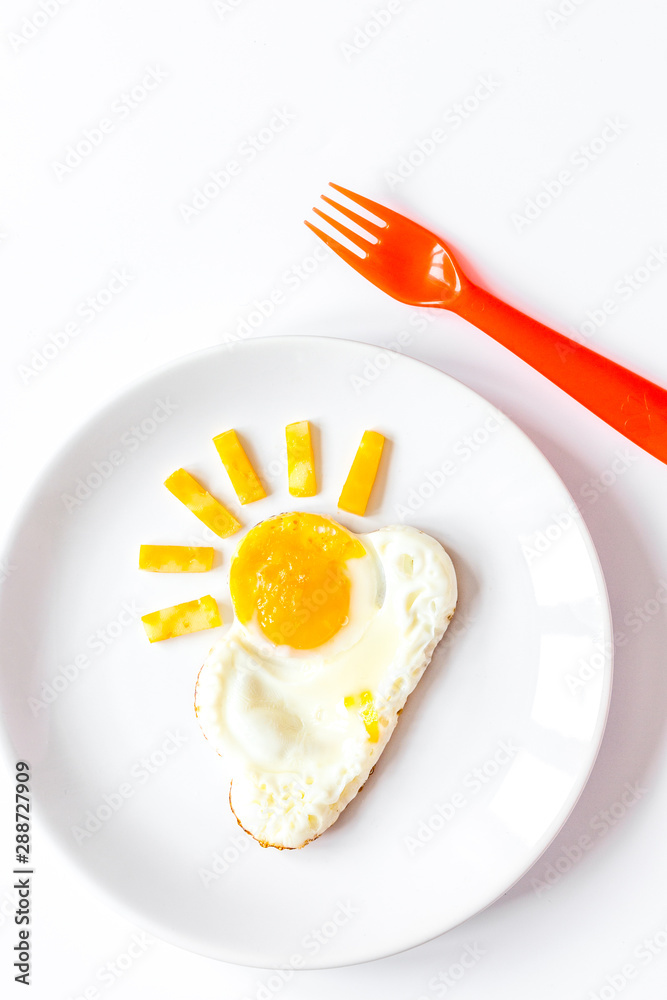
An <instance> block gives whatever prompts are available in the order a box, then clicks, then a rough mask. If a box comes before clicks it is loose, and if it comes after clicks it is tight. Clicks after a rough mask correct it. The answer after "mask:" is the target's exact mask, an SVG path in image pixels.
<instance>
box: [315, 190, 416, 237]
mask: <svg viewBox="0 0 667 1000" xmlns="http://www.w3.org/2000/svg"><path fill="white" fill-rule="evenodd" d="M329 187H332V188H333V189H334V191H339V192H340V193H341V194H344V195H345V197H346V198H349V199H350V201H355V202H356V203H357V205H361V207H362V208H365V209H366V211H367V212H372V213H373V215H377V217H378V219H382V221H383V222H385V223H389V220H390V219H392V218H393V219H396V221H399V220H400V221H401V222H407V221H408V220H407V219H406V217H405V216H404V215H400V214H399V213H398V212H392V210H391V209H390V208H387V207H386V205H380V204H379V202H377V201H371V199H370V198H364V196H363V195H361V194H355V192H354V191H350V190H348V188H344V187H341V186H340V184H334V183H333V181H329ZM364 225H366V226H370V225H372V223H369V222H367V221H366V219H364Z"/></svg>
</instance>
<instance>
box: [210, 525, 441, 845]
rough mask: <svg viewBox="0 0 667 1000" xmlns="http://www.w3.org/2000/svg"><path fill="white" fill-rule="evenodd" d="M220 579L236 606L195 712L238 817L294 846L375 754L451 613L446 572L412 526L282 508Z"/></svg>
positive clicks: (348, 796)
mask: <svg viewBox="0 0 667 1000" xmlns="http://www.w3.org/2000/svg"><path fill="white" fill-rule="evenodd" d="M230 591H231V596H232V602H233V605H234V610H235V614H236V618H235V621H234V623H233V624H232V626H231V627H230V629H229V630H228V631H227V633H226V635H225V636H224V637H223V638H222V639H221V640H220V642H219V643H218V644H217V645H216V646H215V647H214V648H213V649H212V650H211V651H210V653H209V655H208V657H207V659H206V661H205V663H204V665H203V667H202V669H201V671H200V674H199V677H198V680H197V688H196V692H195V711H196V713H197V717H198V719H199V723H200V725H201V728H202V730H203V732H204V735H205V736H206V737H207V739H208V740H209V741H210V742H211V743H212V745H213V746H214V748H215V749H216V750H217V752H218V753H219V754H220V755H221V757H222V758H223V759H224V761H225V762H226V764H227V767H228V771H229V777H230V779H231V787H230V796H229V798H230V805H231V808H232V810H233V812H234V813H235V815H236V818H237V820H238V822H239V824H240V825H241V826H242V827H243V828H244V829H245V830H246V832H247V833H249V834H250V835H251V836H253V837H254V838H255V839H256V840H258V841H259V842H260V843H261V844H262V845H263V846H272V847H278V848H296V847H303V846H304V845H305V844H307V843H308V842H309V841H311V840H314V839H315V838H316V837H319V836H320V834H321V833H323V832H324V831H325V830H326V829H327V828H328V827H329V826H331V824H332V823H333V822H334V821H335V820H336V819H337V817H338V816H339V815H340V813H341V812H342V810H343V809H344V808H345V806H346V805H347V804H348V803H349V802H350V801H351V800H352V799H353V798H354V796H355V795H356V794H357V792H358V791H359V789H360V788H361V787H362V786H363V784H364V783H365V781H366V779H367V778H368V776H369V774H370V772H371V770H372V768H373V767H374V765H375V764H376V763H377V761H378V758H379V756H380V754H381V753H382V751H383V749H384V748H385V746H386V745H387V741H388V740H389V737H390V736H391V734H392V732H393V730H394V727H395V726H396V722H397V720H398V715H399V713H400V711H401V709H402V708H403V706H404V705H405V702H406V699H407V697H408V695H409V694H410V693H411V691H413V690H414V688H415V686H416V684H417V682H418V681H419V679H420V678H421V676H422V674H423V673H424V670H425V669H426V667H427V665H428V663H429V661H430V659H431V656H432V654H433V650H434V649H435V646H436V645H437V643H438V642H439V641H440V639H441V638H442V636H443V634H444V632H445V630H446V628H447V626H448V624H449V621H450V619H451V617H452V615H453V614H454V609H455V607H456V598H457V585H456V574H455V572H454V567H453V565H452V561H451V559H450V558H449V556H448V555H447V553H446V552H445V550H444V549H443V547H442V546H441V545H440V543H439V542H437V541H436V540H435V539H434V538H431V537H430V536H429V535H426V534H424V532H421V531H418V530H417V529H416V528H412V527H408V526H405V525H400V526H391V527H385V528H380V529H379V530H377V531H373V532H370V533H369V534H364V535H355V534H353V533H352V532H350V531H348V530H347V529H345V528H343V527H342V526H341V525H340V524H338V523H337V522H336V521H334V520H333V519H331V518H329V517H325V516H323V515H320V514H311V513H290V514H280V515H278V516H277V517H272V518H270V519H269V520H267V521H263V522H261V523H260V524H258V525H256V526H255V527H254V528H252V529H251V530H250V531H249V532H248V533H247V534H246V536H245V537H244V538H243V540H242V541H241V543H240V545H239V547H238V549H237V551H236V554H235V556H234V557H233V560H232V563H231V569H230Z"/></svg>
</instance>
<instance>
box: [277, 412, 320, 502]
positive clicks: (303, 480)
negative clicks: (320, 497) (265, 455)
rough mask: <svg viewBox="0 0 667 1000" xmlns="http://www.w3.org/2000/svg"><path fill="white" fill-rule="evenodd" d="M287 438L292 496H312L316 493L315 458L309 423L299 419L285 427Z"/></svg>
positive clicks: (288, 470) (288, 469) (288, 472)
mask: <svg viewBox="0 0 667 1000" xmlns="http://www.w3.org/2000/svg"><path fill="white" fill-rule="evenodd" d="M285 437H286V439H287V476H288V480H289V491H290V494H291V495H292V496H293V497H314V496H315V494H316V493H317V482H316V480H315V459H314V457H313V443H312V440H311V437H310V424H309V423H308V421H307V420H299V421H298V422H297V423H295V424H288V425H287V427H286V428H285Z"/></svg>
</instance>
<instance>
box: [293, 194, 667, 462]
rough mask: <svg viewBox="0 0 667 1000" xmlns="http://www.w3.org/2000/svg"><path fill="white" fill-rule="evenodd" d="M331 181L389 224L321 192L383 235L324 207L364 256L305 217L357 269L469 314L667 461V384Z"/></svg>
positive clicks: (410, 295) (393, 288)
mask: <svg viewBox="0 0 667 1000" xmlns="http://www.w3.org/2000/svg"><path fill="white" fill-rule="evenodd" d="M331 187H332V188H334V190H335V191H339V192H340V193H341V194H344V195H346V197H348V198H349V199H350V200H351V201H353V202H356V203H357V204H358V205H361V206H362V208H365V209H366V210H367V211H368V212H371V213H372V214H373V215H375V216H376V217H377V218H378V219H381V220H382V222H383V223H384V224H383V225H378V224H377V223H375V222H370V221H369V220H368V219H366V218H363V217H362V216H360V215H357V213H356V212H353V211H351V210H350V209H349V208H347V207H346V206H345V205H339V204H338V202H335V201H333V199H331V198H328V197H327V196H326V195H322V199H323V200H324V201H325V202H326V203H327V204H328V205H331V206H332V207H333V208H335V209H336V210H337V211H338V212H341V213H342V214H343V215H344V216H346V217H347V218H348V219H351V220H352V222H354V223H356V224H357V225H358V226H359V227H360V228H361V229H363V230H364V232H366V233H368V234H370V235H371V236H372V237H375V238H376V240H377V242H372V241H371V240H369V239H365V238H364V237H363V236H360V235H359V234H358V233H357V232H353V231H352V230H351V229H349V228H348V227H347V226H345V225H343V224H342V223H340V222H339V221H338V220H337V219H335V218H332V217H331V216H329V215H327V214H326V213H324V212H322V211H320V209H319V208H315V209H314V211H315V212H316V214H317V215H319V216H320V217H321V218H322V219H325V220H326V222H328V223H329V225H330V226H333V228H334V229H336V230H337V231H338V232H339V233H342V234H343V236H346V237H347V239H348V240H350V241H351V242H352V243H353V244H354V245H355V246H357V247H359V249H360V250H362V251H363V252H364V256H363V257H359V256H357V254H355V253H353V252H352V251H350V250H348V249H347V248H346V247H344V246H342V245H341V244H340V243H339V242H338V241H337V240H335V239H333V238H332V237H331V236H329V235H328V234H327V233H324V232H322V231H321V230H320V229H317V227H316V226H313V225H311V223H310V222H306V225H307V226H308V227H309V229H312V231H313V232H314V233H315V234H316V235H317V236H319V237H320V239H322V240H324V242H325V243H326V244H327V246H329V247H331V249H332V250H333V251H334V252H335V253H337V254H338V256H339V257H342V258H343V260H344V261H347V263H348V264H350V265H351V266H352V267H353V268H354V269H355V271H358V272H359V274H362V275H363V276H364V277H365V278H368V280H369V281H371V282H372V283H373V284H374V285H377V287H378V288H381V289H382V291H384V292H387V294H389V295H392V296H393V297H394V298H395V299H398V300H399V302H407V303H408V304H409V305H413V306H430V307H432V308H433V307H437V308H440V309H450V310H451V311H452V312H455V313H457V314H458V315H459V316H462V317H463V318H464V319H467V320H468V322H470V323H473V324H474V325H475V326H476V327H478V328H479V329H480V330H483V331H484V333H488V334H489V336H490V337H493V339H494V340H497V341H498V343H499V344H503V345H504V346H505V347H506V348H508V350H510V351H513V352H514V354H516V355H518V357H520V358H522V359H523V360H524V361H526V362H527V363H528V364H529V365H532V367H533V368H535V369H536V370H537V371H538V372H541V373H542V375H545V376H546V377H547V378H548V379H550V380H551V381H552V382H554V383H555V384H556V385H557V386H559V387H560V388H561V389H563V390H564V391H565V392H567V393H569V394H570V396H572V397H573V398H574V399H576V400H578V401H579V402H580V403H582V404H583V406H586V407H587V408H588V409H589V410H591V412H592V413H595V414H597V416H598V417H601V418H602V420H606V422H607V423H608V424H610V425H611V426H612V427H614V428H615V429H616V430H617V431H620V432H621V434H624V435H625V436H626V437H627V438H629V439H630V441H634V443H635V444H638V445H639V446H640V447H641V448H644V449H645V450H646V451H648V452H649V453H650V454H651V455H654V456H655V457H656V458H659V459H660V461H661V462H665V463H667V390H665V389H662V388H661V387H660V386H658V385H655V384H654V383H653V382H649V381H648V380H647V379H645V378H642V377H641V376H640V375H636V374H635V373H634V372H631V371H628V369H627V368H623V367H621V365H617V364H616V363H615V362H614V361H610V360H609V359H608V358H604V357H602V355H600V354H596V353H595V351H591V350H589V348H588V347H584V345H583V344H579V343H577V342H576V341H574V340H570V339H569V337H564V336H563V334H562V333H556V331H555V330H550V329H549V327H548V326H544V325H543V324H542V323H538V322H537V320H534V319H531V318H530V317H529V316H526V315H525V314H524V313H521V312H519V311H518V309H514V308H513V307H512V306H510V305H507V303H506V302H501V300H500V299H497V298H496V297H495V296H494V295H491V293H490V292H487V291H485V290H484V289H483V288H480V287H479V286H478V285H475V284H474V283H473V282H472V281H470V279H469V278H468V277H467V276H466V275H465V273H464V272H463V270H462V269H461V265H460V264H459V263H458V261H457V260H456V258H455V257H454V254H453V253H452V251H451V250H450V249H449V247H448V246H447V244H446V243H444V241H443V240H441V239H440V238H439V237H438V236H436V235H435V234H434V233H431V232H429V231H428V229H424V228H423V227H422V226H419V225H417V223H416V222H412V221H411V220H410V219H406V218H405V216H403V215H399V214H398V212H392V211H391V209H389V208H385V207H384V205H379V204H378V203H377V202H376V201H371V200H370V198H363V197H362V196H361V195H358V194H355V193H354V192H353V191H348V190H347V188H343V187H339V186H338V184H331Z"/></svg>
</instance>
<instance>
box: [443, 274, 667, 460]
mask: <svg viewBox="0 0 667 1000" xmlns="http://www.w3.org/2000/svg"><path fill="white" fill-rule="evenodd" d="M448 308H450V309H451V308H452V306H451V305H450V306H449V307H448ZM453 311H455V312H456V313H458V315H459V316H462V317H463V319H466V320H468V322H470V323H472V324H473V325H474V326H476V327H478V328H479V329H480V330H483V332H484V333H488V335H489V336H490V337H492V338H493V339H494V340H496V341H498V343H499V344H502V345H503V346H504V347H507V348H508V350H510V351H512V352H513V353H514V354H516V355H517V356H518V357H520V358H522V359H523V360H524V361H525V362H527V363H528V364H529V365H531V366H532V367H533V368H535V370H536V371H538V372H540V373H541V374H542V375H544V376H546V378H548V379H550V380H551V381H552V382H553V383H554V384H555V385H557V386H559V387H560V388H561V389H563V390H564V391H565V392H567V393H569V395H570V396H572V397H573V398H574V399H576V400H577V401H578V402H579V403H582V404H583V405H584V406H585V407H587V408H588V409H589V410H590V411H591V412H592V413H595V414H596V415H597V416H598V417H601V418H602V420H605V421H606V422H607V423H608V424H610V426H611V427H614V428H615V429H616V430H617V431H620V433H621V434H624V435H625V437H627V438H629V440H630V441H634V443H635V444H638V445H639V446H640V447H641V448H643V449H644V450H645V451H647V452H649V454H651V455H654V456H655V458H658V459H660V461H661V462H665V463H667V390H665V389H662V388H661V387H660V386H658V385H655V383H654V382H649V381H648V379H645V378H642V377H641V376H640V375H636V374H635V373H634V372H631V371H628V369H627V368H623V367H622V366H621V365H617V364H616V363H615V362H614V361H610V360H609V359H608V358H605V357H603V356H602V355H601V354H596V353H595V351H591V350H590V349H589V348H588V347H585V346H584V345H583V344H579V343H577V342H576V341H575V340H570V338H569V337H564V336H563V334H562V333H557V332H556V331H555V330H551V329H549V327H548V326H544V324H542V323H538V322H537V320H534V319H531V318H530V317H529V316H526V315H525V313H522V312H519V310H518V309H514V308H513V307H512V306H509V305H507V303H506V302H502V301H501V300H500V299H497V298H496V297H495V296H494V295H491V294H490V292H487V291H485V290H484V289H483V288H479V287H478V286H477V285H473V284H465V285H464V286H463V288H462V289H461V291H460V292H459V295H458V297H457V300H456V304H455V305H454V306H453Z"/></svg>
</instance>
